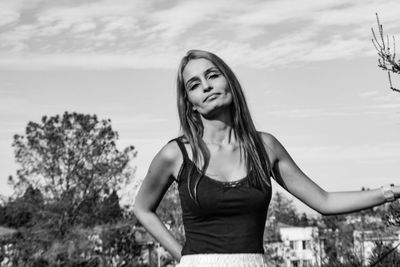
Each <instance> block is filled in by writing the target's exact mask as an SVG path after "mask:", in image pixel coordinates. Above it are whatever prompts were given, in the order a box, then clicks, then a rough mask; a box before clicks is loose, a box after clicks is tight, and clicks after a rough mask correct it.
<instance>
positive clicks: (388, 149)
mask: <svg viewBox="0 0 400 267" xmlns="http://www.w3.org/2000/svg"><path fill="white" fill-rule="evenodd" d="M290 150H291V151H292V152H293V154H296V158H301V159H302V160H303V159H304V160H312V161H318V162H320V161H323V162H326V161H359V162H366V161H374V160H375V162H378V161H394V162H397V159H398V158H400V145H399V144H398V143H382V144H375V145H372V144H367V145H358V146H356V145H354V146H305V147H301V146H298V147H292V148H290Z"/></svg>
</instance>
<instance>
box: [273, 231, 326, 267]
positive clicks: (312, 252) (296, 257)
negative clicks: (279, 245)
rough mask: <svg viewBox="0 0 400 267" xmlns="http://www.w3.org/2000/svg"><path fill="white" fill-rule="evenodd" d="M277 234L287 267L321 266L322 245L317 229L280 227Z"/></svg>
mask: <svg viewBox="0 0 400 267" xmlns="http://www.w3.org/2000/svg"><path fill="white" fill-rule="evenodd" d="M279 232H280V235H281V239H282V241H283V244H284V247H285V249H284V255H283V258H284V260H285V262H286V266H288V267H311V266H316V265H317V266H318V265H320V264H321V258H322V257H323V255H322V253H323V244H322V243H321V242H320V239H319V235H318V228H317V227H295V226H289V225H280V226H279Z"/></svg>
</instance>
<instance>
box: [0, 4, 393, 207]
mask: <svg viewBox="0 0 400 267" xmlns="http://www.w3.org/2000/svg"><path fill="white" fill-rule="evenodd" d="M376 12H378V13H379V16H380V19H381V21H382V23H383V25H384V29H385V32H386V33H387V34H389V35H394V36H400V24H399V23H398V18H399V16H400V2H399V1H397V0H392V1H390V0H363V1H361V0H359V1H342V0H335V1H333V0H327V1H318V0H299V1H289V0H280V1H277V0H274V1H260V0H250V1H239V0H237V1H236V0H220V1H218V0H213V1H211V0H210V1H183V0H175V1H166V0H143V1H142V0H132V1H128V0H112V1H111V0H110V1H86V0H79V1H76V0H69V1H66V0H60V1H50V0H37V1H34V0H29V1H28V0H25V1H21V0H2V1H1V2H0V158H1V161H0V194H2V195H5V196H8V195H10V194H11V193H12V190H11V188H9V187H8V185H7V177H8V175H10V174H14V173H15V170H16V168H17V166H16V165H15V164H14V158H13V150H12V147H11V143H12V136H13V135H14V134H16V133H19V134H22V133H23V132H24V128H25V126H26V124H27V123H28V122H29V121H39V120H40V118H41V117H42V116H43V115H55V114H61V113H63V112H64V111H77V112H82V113H89V114H97V115H98V116H99V117H100V118H110V119H111V120H112V124H113V127H114V129H115V130H117V131H118V132H119V135H120V140H119V143H118V145H119V146H120V147H121V148H123V147H125V146H127V145H134V146H135V147H136V148H137V150H138V157H137V158H136V159H135V160H134V162H132V164H133V165H136V166H137V167H138V170H137V175H136V180H135V185H132V188H136V185H137V184H139V183H140V180H141V179H142V178H143V176H144V174H145V173H146V171H147V167H148V165H149V163H150V161H151V159H152V157H153V156H154V155H155V153H157V151H158V150H159V149H160V148H161V147H162V146H163V145H164V144H165V143H166V142H167V141H168V140H169V139H171V138H174V137H175V136H177V135H178V134H179V125H178V117H177V112H176V100H175V97H176V96H175V83H174V82H175V76H176V69H177V65H178V63H179V60H180V58H181V57H182V56H183V55H184V54H185V52H186V51H187V50H188V49H193V48H195V49H204V50H210V51H212V52H214V53H216V54H218V55H219V56H221V57H222V58H223V59H225V60H226V62H227V63H228V64H229V65H231V66H232V68H233V70H234V71H235V73H236V74H237V76H238V78H239V80H240V81H241V83H242V85H243V87H244V90H245V94H246V97H247V99H248V102H249V105H250V110H251V112H252V115H253V118H254V120H255V122H256V125H257V127H258V129H259V130H262V131H267V132H270V133H272V134H273V135H275V136H276V137H277V138H278V139H279V140H280V141H281V143H283V145H284V146H285V147H286V149H287V150H288V151H289V153H290V154H291V155H292V157H293V158H294V159H295V161H296V162H297V163H298V165H299V166H300V167H301V168H302V170H303V171H304V172H305V173H306V174H307V175H308V176H309V177H310V178H312V179H313V180H314V181H316V182H317V183H318V184H319V185H320V186H322V187H323V188H324V189H326V190H328V191H338V190H358V189H360V188H361V187H362V186H365V187H370V188H375V187H378V186H380V185H382V184H385V183H389V182H397V183H400V164H398V162H399V160H400V138H398V134H399V132H400V131H399V130H400V128H399V127H400V114H399V110H400V94H398V93H395V92H393V91H391V90H389V88H388V80H387V74H386V73H385V72H383V71H381V70H380V69H379V68H378V67H377V55H376V51H375V49H374V47H373V45H372V43H371V27H374V28H376V18H375V13H376ZM396 78H400V77H396ZM394 82H395V83H396V82H398V84H399V87H400V79H397V80H396V79H395V80H394ZM274 189H277V190H280V189H279V187H278V186H276V185H275V187H274ZM133 191H134V190H133ZM130 197H131V198H132V197H134V193H132V194H131V195H130ZM126 201H127V202H129V201H130V200H129V199H128V200H126ZM296 203H297V202H296ZM297 204H298V203H297ZM299 207H300V208H301V209H304V210H306V209H305V208H304V207H303V206H301V205H300V204H299Z"/></svg>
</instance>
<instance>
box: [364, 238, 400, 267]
mask: <svg viewBox="0 0 400 267" xmlns="http://www.w3.org/2000/svg"><path fill="white" fill-rule="evenodd" d="M368 262H369V264H370V266H371V267H373V266H374V267H375V266H376V267H396V266H399V265H400V252H399V251H398V250H397V249H396V247H393V245H392V244H384V243H383V242H375V247H374V249H373V250H372V255H371V256H370V258H369V259H368Z"/></svg>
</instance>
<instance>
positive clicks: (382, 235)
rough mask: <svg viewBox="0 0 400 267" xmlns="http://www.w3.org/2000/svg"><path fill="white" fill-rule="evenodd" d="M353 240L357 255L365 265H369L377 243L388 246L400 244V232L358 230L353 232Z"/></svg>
mask: <svg viewBox="0 0 400 267" xmlns="http://www.w3.org/2000/svg"><path fill="white" fill-rule="evenodd" d="M353 240H354V249H355V251H356V253H357V254H358V255H360V256H361V258H362V259H363V264H367V263H368V258H369V257H370V256H371V255H372V251H373V249H374V247H375V242H377V241H379V242H382V243H383V244H386V245H388V244H394V243H398V242H400V231H390V230H388V231H386V232H382V231H376V230H367V231H365V230H364V231H357V230H356V231H354V232H353ZM398 250H400V248H398Z"/></svg>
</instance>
